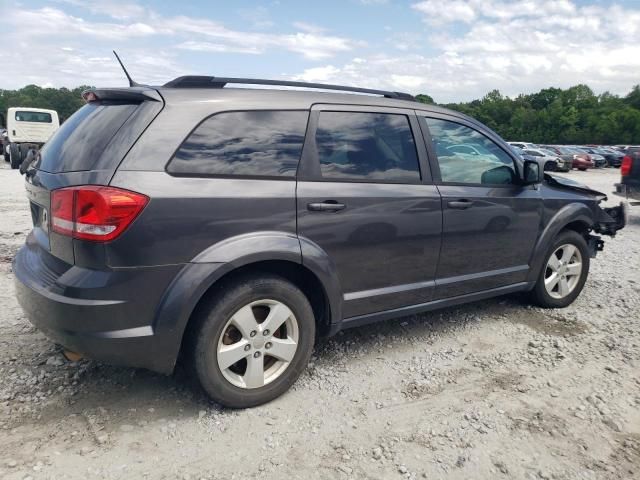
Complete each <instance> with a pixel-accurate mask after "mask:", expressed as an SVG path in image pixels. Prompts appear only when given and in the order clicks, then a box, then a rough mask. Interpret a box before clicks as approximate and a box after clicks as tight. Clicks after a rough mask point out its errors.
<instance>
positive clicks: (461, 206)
mask: <svg viewBox="0 0 640 480" xmlns="http://www.w3.org/2000/svg"><path fill="white" fill-rule="evenodd" d="M472 205H473V202H472V201H471V200H453V201H451V202H448V203H447V206H448V207H449V208H455V209H457V210H465V209H467V208H469V207H471V206H472Z"/></svg>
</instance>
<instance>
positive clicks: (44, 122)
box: [4, 107, 60, 169]
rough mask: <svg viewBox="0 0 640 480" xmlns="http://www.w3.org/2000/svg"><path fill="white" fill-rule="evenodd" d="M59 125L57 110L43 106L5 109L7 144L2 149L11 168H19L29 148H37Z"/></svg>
mask: <svg viewBox="0 0 640 480" xmlns="http://www.w3.org/2000/svg"><path fill="white" fill-rule="evenodd" d="M58 127H60V121H59V119H58V112H56V111H55V110H47V109H44V108H26V107H11V108H9V109H8V111H7V135H8V140H9V144H8V145H7V146H6V147H5V149H4V152H5V153H4V154H5V159H7V155H8V157H9V158H8V159H7V160H9V162H10V163H11V168H15V169H17V168H20V165H21V164H22V161H23V160H24V159H25V158H26V157H27V154H28V152H29V150H32V149H36V150H37V149H39V148H40V147H41V146H42V145H43V144H44V142H46V141H47V140H48V139H49V137H51V135H53V133H54V132H55V131H56V130H57V129H58Z"/></svg>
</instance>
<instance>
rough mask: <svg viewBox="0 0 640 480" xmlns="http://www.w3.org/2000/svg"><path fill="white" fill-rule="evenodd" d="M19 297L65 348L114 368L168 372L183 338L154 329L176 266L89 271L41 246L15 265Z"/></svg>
mask: <svg viewBox="0 0 640 480" xmlns="http://www.w3.org/2000/svg"><path fill="white" fill-rule="evenodd" d="M13 271H14V273H15V287H16V295H17V298H18V302H19V303H20V306H21V307H22V309H23V310H24V312H25V314H26V316H27V318H28V319H29V321H30V322H31V323H32V324H33V325H35V326H36V327H37V328H38V329H40V330H41V331H42V332H43V333H44V334H45V335H47V336H48V337H49V338H50V339H52V340H53V341H54V342H56V343H59V344H61V345H63V346H64V347H65V348H67V349H69V350H72V351H75V352H78V353H81V354H83V355H85V356H87V357H89V358H93V359H96V360H99V361H103V362H105V363H109V364H113V365H124V366H130V367H141V368H148V369H150V370H154V371H157V372H161V373H170V372H171V371H172V370H173V367H174V364H175V360H176V359H175V357H174V356H172V355H171V354H167V352H173V351H175V345H174V343H175V342H176V341H179V339H177V340H176V339H175V338H172V336H168V335H160V334H158V333H157V332H156V331H155V329H154V325H153V323H154V316H155V309H156V306H157V305H158V303H159V302H160V298H161V296H162V294H163V292H164V290H165V288H166V286H167V285H168V284H169V282H170V281H171V279H172V278H173V276H174V275H175V273H176V267H174V266H170V267H150V268H134V269H124V270H104V271H103V270H90V269H85V268H80V267H76V266H71V265H68V264H65V263H64V262H62V261H60V260H59V259H57V258H56V257H53V256H52V255H51V254H49V252H47V251H44V250H43V249H42V248H40V247H39V246H38V245H36V244H34V243H29V242H27V244H26V245H25V246H23V247H22V248H21V249H20V250H19V252H18V254H17V255H16V257H15V259H14V261H13Z"/></svg>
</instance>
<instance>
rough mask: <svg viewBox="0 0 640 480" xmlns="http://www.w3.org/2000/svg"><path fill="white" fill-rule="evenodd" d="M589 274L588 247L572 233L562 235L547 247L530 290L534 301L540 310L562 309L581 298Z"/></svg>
mask: <svg viewBox="0 0 640 480" xmlns="http://www.w3.org/2000/svg"><path fill="white" fill-rule="evenodd" d="M588 274H589V247H588V246H587V242H586V240H585V239H584V237H583V236H582V235H580V234H579V233H577V232H574V231H573V230H565V231H563V232H561V233H560V234H559V235H558V236H557V237H556V239H555V241H554V242H553V244H552V245H551V247H549V250H548V251H547V255H546V257H545V262H544V264H543V267H542V269H541V271H540V274H539V275H538V280H537V282H536V285H535V287H534V288H533V291H532V292H531V293H532V299H533V301H534V302H535V303H536V304H537V305H539V306H541V307H543V308H564V307H566V306H568V305H571V303H573V301H574V300H575V299H576V298H577V297H578V295H580V292H581V291H582V289H583V287H584V284H585V282H586V281H587V276H588Z"/></svg>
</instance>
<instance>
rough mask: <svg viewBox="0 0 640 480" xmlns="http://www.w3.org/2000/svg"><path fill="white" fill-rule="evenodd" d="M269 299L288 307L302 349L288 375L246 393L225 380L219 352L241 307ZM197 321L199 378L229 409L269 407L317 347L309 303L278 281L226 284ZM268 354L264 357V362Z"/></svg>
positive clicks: (259, 278)
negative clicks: (229, 324)
mask: <svg viewBox="0 0 640 480" xmlns="http://www.w3.org/2000/svg"><path fill="white" fill-rule="evenodd" d="M263 299H270V300H275V301H277V302H280V303H283V304H285V305H286V306H287V307H288V308H289V309H290V310H291V312H292V313H293V314H294V316H295V318H296V320H297V326H298V346H297V349H296V351H295V354H294V356H293V359H292V360H291V361H290V363H289V364H288V366H287V367H286V369H285V370H284V371H283V372H282V373H281V374H280V376H278V377H277V378H275V379H274V380H273V381H271V382H270V383H267V384H266V385H264V386H261V387H257V388H242V387H239V386H236V385H234V384H233V383H231V382H230V381H229V380H227V378H225V376H224V374H223V373H222V371H221V369H220V367H219V366H218V360H217V348H218V342H219V340H220V337H221V335H223V334H224V333H225V330H226V328H225V327H226V326H227V322H228V320H229V319H230V318H231V317H232V316H233V315H234V314H235V313H236V312H238V310H240V309H241V308H242V307H244V306H246V305H248V304H249V303H251V302H255V301H258V300H263ZM197 315H198V316H197V317H196V318H195V319H194V320H196V322H197V323H196V324H195V326H194V328H193V329H192V330H191V332H190V335H191V339H190V342H189V347H188V348H190V349H191V352H190V353H191V355H192V365H193V369H194V370H195V374H196V376H197V378H198V380H199V382H200V385H201V386H202V388H203V389H204V391H205V392H206V393H207V394H208V395H209V396H210V397H211V398H212V399H213V400H215V401H216V402H218V403H220V404H221V405H224V406H226V407H230V408H248V407H254V406H257V405H261V404H263V403H267V402H269V401H271V400H273V399H275V398H276V397H279V396H280V395H282V394H283V393H284V392H286V391H287V390H288V389H289V387H291V385H293V383H294V382H295V381H296V380H297V379H298V377H299V376H300V374H301V373H302V371H303V370H304V369H305V368H306V367H307V364H308V362H309V358H310V357H311V353H312V351H313V345H314V342H315V329H316V323H315V318H314V315H313V310H312V308H311V305H310V304H309V301H308V299H307V297H306V296H305V295H304V294H303V293H302V292H301V291H300V290H299V289H298V288H297V287H296V286H295V285H293V284H291V283H290V282H288V281H287V280H285V279H283V278H280V277H278V276H275V275H266V274H265V275H251V276H245V277H241V278H239V279H237V280H236V281H233V282H231V283H227V284H225V285H224V288H222V289H221V290H220V291H218V292H217V293H216V294H215V295H213V296H212V297H211V298H210V299H209V300H208V301H207V302H206V304H205V305H203V308H202V309H200V310H199V313H198V314H197ZM266 355H268V354H267V352H266V351H265V357H263V358H267V357H266Z"/></svg>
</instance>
